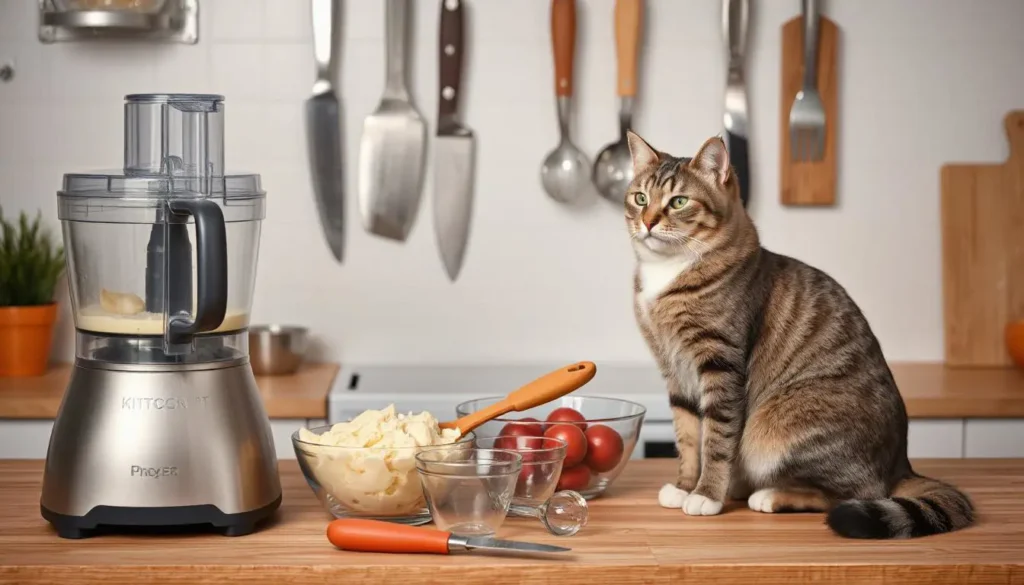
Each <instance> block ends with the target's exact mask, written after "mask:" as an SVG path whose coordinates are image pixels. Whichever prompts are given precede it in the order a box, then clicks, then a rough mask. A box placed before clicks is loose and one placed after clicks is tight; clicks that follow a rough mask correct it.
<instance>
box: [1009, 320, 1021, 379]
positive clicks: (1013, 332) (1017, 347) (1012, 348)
mask: <svg viewBox="0 0 1024 585" xmlns="http://www.w3.org/2000/svg"><path fill="white" fill-rule="evenodd" d="M1006 351H1008V352H1009V353H1010V357H1011V358H1012V359H1013V362H1014V363H1015V364H1017V366H1018V367H1021V368H1024V320H1020V321H1013V322H1011V323H1010V324H1009V325H1007V326H1006Z"/></svg>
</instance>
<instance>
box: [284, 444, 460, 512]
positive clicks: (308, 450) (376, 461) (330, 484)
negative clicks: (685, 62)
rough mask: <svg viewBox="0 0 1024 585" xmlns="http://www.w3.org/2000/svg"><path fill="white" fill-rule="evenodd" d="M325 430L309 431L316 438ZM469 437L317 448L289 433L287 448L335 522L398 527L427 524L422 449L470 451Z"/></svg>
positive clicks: (427, 510) (318, 445) (317, 445)
mask: <svg viewBox="0 0 1024 585" xmlns="http://www.w3.org/2000/svg"><path fill="white" fill-rule="evenodd" d="M331 426H332V425H326V426H321V427H316V428H312V429H309V430H310V431H311V432H313V433H315V434H317V435H322V434H324V433H325V432H326V431H329V430H330V429H331ZM475 439H476V436H475V435H474V434H473V433H472V432H470V433H466V434H465V435H463V436H462V437H460V438H459V439H458V440H457V441H455V442H454V443H451V444H449V445H438V446H430V447H402V448H389V447H342V446H337V445H320V444H318V443H310V442H307V441H303V440H302V439H300V438H299V432H298V431H295V432H294V433H292V446H293V447H294V449H295V457H296V458H297V459H298V463H299V469H301V470H302V475H303V476H305V478H306V483H308V484H309V487H310V488H311V489H312V490H313V493H315V494H316V496H317V498H318V499H319V500H320V502H321V503H322V504H323V506H324V508H326V509H327V511H328V512H329V513H330V514H331V515H332V516H334V517H335V518H371V519H375V520H387V521H390V522H396V523H400V524H411V525H417V524H426V523H428V522H430V510H429V509H427V503H426V499H425V498H424V495H423V487H422V483H421V482H420V480H419V478H418V477H417V472H416V461H415V456H416V454H417V453H420V452H421V451H424V450H433V449H437V450H439V451H442V452H444V451H458V450H463V449H470V448H472V446H473V441H474V440H475Z"/></svg>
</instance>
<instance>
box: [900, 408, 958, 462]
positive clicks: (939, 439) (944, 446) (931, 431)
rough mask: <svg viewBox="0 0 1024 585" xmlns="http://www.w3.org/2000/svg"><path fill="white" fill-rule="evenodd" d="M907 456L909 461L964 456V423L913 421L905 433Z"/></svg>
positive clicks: (943, 420)
mask: <svg viewBox="0 0 1024 585" xmlns="http://www.w3.org/2000/svg"><path fill="white" fill-rule="evenodd" d="M907 454H908V455H909V456H910V458H911V459H917V458H924V457H942V458H947V457H953V458H960V457H963V456H964V421H963V420H962V419H959V418H953V419H928V418H922V419H913V420H911V421H910V428H909V429H908V431H907Z"/></svg>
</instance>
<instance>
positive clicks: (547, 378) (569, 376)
mask: <svg viewBox="0 0 1024 585" xmlns="http://www.w3.org/2000/svg"><path fill="white" fill-rule="evenodd" d="M595 374H597V366H596V365H595V364H594V362H577V363H575V364H572V365H569V366H565V367H562V368H558V369H557V370H555V371H553V372H549V373H547V374H545V375H543V376H541V377H540V378H537V379H536V380H534V381H532V382H530V383H529V384H527V385H525V386H523V387H522V388H520V389H518V390H516V391H515V392H512V393H511V394H509V395H508V396H506V397H505V399H504V400H501V401H498V402H496V403H494V404H492V405H490V406H488V407H487V408H484V409H483V410H478V411H476V412H473V413H470V414H467V415H466V416H464V417H462V418H460V419H459V420H456V421H449V422H443V423H441V424H439V425H438V426H439V427H441V428H442V429H458V430H459V432H460V433H462V434H463V435H465V434H466V433H468V432H469V431H472V430H473V429H475V428H477V427H478V426H480V425H482V424H484V423H485V422H487V421H489V420H491V419H493V418H496V417H499V416H501V415H503V414H506V413H509V412H512V411H516V412H521V411H524V410H529V409H531V408H533V407H535V406H540V405H541V404H547V403H548V402H551V401H552V400H554V399H556V398H561V397H562V396H565V395H566V394H568V393H570V392H572V391H573V390H577V389H579V388H580V387H582V386H583V385H584V384H586V383H587V382H589V381H591V380H593V379H594V375H595Z"/></svg>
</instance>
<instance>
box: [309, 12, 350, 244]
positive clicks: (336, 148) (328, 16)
mask: <svg viewBox="0 0 1024 585" xmlns="http://www.w3.org/2000/svg"><path fill="white" fill-rule="evenodd" d="M311 9H312V21H313V55H314V58H315V59H316V67H317V78H316V82H315V83H314V84H313V97H311V98H309V99H307V100H306V151H307V156H308V157H309V161H310V175H311V179H312V183H313V193H314V195H315V198H316V205H317V211H318V212H319V214H320V226H321V228H322V229H323V233H324V237H325V238H326V239H327V244H328V246H329V247H330V248H331V252H332V253H333V254H334V258H335V259H336V260H337V261H338V262H341V261H342V258H343V257H344V250H345V183H344V177H343V173H342V164H343V162H342V161H343V154H342V151H341V104H340V103H339V100H338V97H337V95H335V92H334V85H335V77H336V75H337V74H336V72H335V64H336V62H337V61H336V59H337V52H338V38H339V36H340V35H339V26H338V23H337V22H336V20H337V19H338V18H339V17H340V14H341V0H312V3H311Z"/></svg>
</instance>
